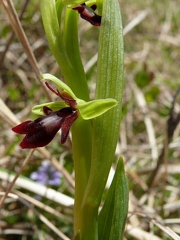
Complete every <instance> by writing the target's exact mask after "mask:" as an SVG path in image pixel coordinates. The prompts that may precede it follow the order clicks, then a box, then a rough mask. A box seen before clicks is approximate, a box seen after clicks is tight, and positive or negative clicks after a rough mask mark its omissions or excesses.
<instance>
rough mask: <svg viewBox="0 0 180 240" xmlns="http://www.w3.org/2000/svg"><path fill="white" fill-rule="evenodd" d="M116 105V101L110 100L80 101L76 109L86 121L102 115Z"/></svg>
mask: <svg viewBox="0 0 180 240" xmlns="http://www.w3.org/2000/svg"><path fill="white" fill-rule="evenodd" d="M77 103H78V102H77ZM116 105H117V101H116V100H114V99H111V98H107V99H97V100H93V101H90V102H83V101H80V102H79V103H78V109H79V112H80V115H81V116H82V118H83V119H84V120H88V119H92V118H96V117H98V116H100V115H102V114H103V113H105V112H107V111H108V110H109V109H111V108H113V107H115V106H116Z"/></svg>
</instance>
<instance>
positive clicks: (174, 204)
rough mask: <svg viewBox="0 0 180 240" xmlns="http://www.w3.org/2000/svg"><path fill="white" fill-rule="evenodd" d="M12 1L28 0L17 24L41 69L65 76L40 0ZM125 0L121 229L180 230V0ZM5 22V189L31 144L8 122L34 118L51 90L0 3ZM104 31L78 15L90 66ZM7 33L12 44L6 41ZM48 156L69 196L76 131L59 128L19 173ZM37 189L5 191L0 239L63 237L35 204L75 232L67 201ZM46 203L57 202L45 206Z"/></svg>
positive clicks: (1, 35) (144, 233) (143, 232)
mask: <svg viewBox="0 0 180 240" xmlns="http://www.w3.org/2000/svg"><path fill="white" fill-rule="evenodd" d="M2 2H3V1H2ZM7 2H8V1H7ZM13 3H14V5H15V9H16V11H17V14H18V15H20V13H21V11H22V8H23V6H24V5H25V4H26V3H28V5H27V8H26V9H25V10H24V11H23V17H22V19H21V24H22V27H23V29H24V31H25V34H26V36H27V39H28V41H29V43H30V46H31V49H32V51H33V53H34V55H35V58H36V60H37V63H38V68H39V70H40V71H41V72H42V73H45V72H50V73H51V74H55V75H56V76H58V77H59V78H63V77H62V75H61V71H60V69H59V67H58V65H57V64H56V62H55V60H54V57H53V56H52V54H51V52H50V50H49V48H48V43H47V40H46V37H45V34H44V30H43V26H42V22H41V15H40V11H39V2H38V1H35V0H31V1H25V0H24V1H20V0H14V1H13ZM120 3H121V11H122V16H123V24H124V27H125V29H126V30H127V26H129V23H131V24H134V26H133V27H132V28H131V29H130V30H129V31H128V32H127V33H126V34H125V36H124V44H125V90H124V98H123V101H124V104H123V106H124V107H123V118H122V123H121V132H120V137H119V142H118V145H117V149H116V156H117V157H118V156H119V155H123V156H124V159H125V162H126V172H127V176H128V178H129V186H130V203H129V215H128V219H127V226H126V231H125V237H124V238H125V239H129V240H131V239H138V240H141V239H142V240H144V239H154V240H158V239H163V240H167V239H180V237H178V235H180V227H179V226H180V187H179V185H180V125H179V124H178V123H179V119H180V95H179V94H177V96H176V95H175V94H176V91H177V90H178V88H179V85H180V80H179V76H180V67H179V66H180V28H179V25H180V9H179V8H178V7H177V6H178V1H177V0H173V1H167V0H165V1H162V0H159V1H153V0H149V1H147V0H146V1H142V0H137V1H132V0H126V1H122V0H121V1H120ZM1 6H2V5H1ZM143 14H144V17H143V18H141V17H142V15H143ZM136 21H138V24H135V23H136ZM0 22H1V25H0V100H1V102H0V118H1V121H0V171H1V172H0V192H4V191H6V190H7V188H8V186H9V183H8V181H5V180H3V179H2V173H4V172H5V170H8V172H9V173H17V172H18V171H19V170H20V169H21V167H22V164H23V161H24V159H25V158H26V156H27V155H28V153H29V151H27V150H21V149H20V148H19V146H18V143H19V141H20V139H21V137H19V136H17V135H15V134H14V133H13V132H12V131H11V127H13V126H14V125H15V124H17V121H18V120H20V121H24V120H27V119H30V118H34V117H35V116H33V115H32V114H31V108H32V106H34V105H36V104H40V103H43V102H46V101H47V98H46V96H45V94H44V93H43V90H42V88H41V87H40V84H39V83H38V81H37V77H36V75H35V73H34V70H33V69H32V67H31V65H30V64H29V56H27V55H26V54H25V50H24V49H23V47H22V45H21V43H20V41H19V40H18V38H17V37H16V36H15V35H14V34H13V30H12V26H11V24H10V22H9V19H8V15H7V13H6V12H5V11H4V9H3V7H1V8H0ZM98 33H99V29H98V27H92V26H91V25H90V24H89V23H86V22H85V21H83V20H81V19H80V20H79V38H80V48H81V54H82V61H83V64H84V66H85V68H86V69H87V68H88V66H89V64H90V62H89V61H90V60H91V58H92V57H93V56H94V55H95V54H96V53H97V51H98ZM11 36H12V39H11V41H10V40H9V39H10V37H11ZM72 37H73V36H72ZM8 41H9V47H8V49H7V51H5V48H6V47H7V45H8ZM87 79H88V82H89V87H90V94H91V96H92V98H93V96H94V89H95V79H96V64H94V65H93V66H92V67H91V68H90V69H88V71H87ZM52 97H54V96H53V95H52ZM6 107H8V108H9V109H10V110H11V111H12V113H13V114H14V115H13V114H11V113H10V112H8V109H7V108H6ZM52 156H53V158H52ZM45 159H48V160H50V161H51V162H52V164H54V165H55V166H57V167H58V162H60V164H59V166H60V167H58V169H59V170H60V171H61V173H62V183H61V185H60V186H59V187H58V188H54V190H55V191H58V192H62V193H64V194H65V195H68V196H70V197H72V198H73V194H74V188H73V184H74V182H73V161H72V156H71V140H70V139H69V141H68V143H67V144H65V145H64V146H61V145H60V144H59V136H56V138H55V140H54V141H52V142H51V143H50V144H49V145H48V146H47V147H46V149H45V150H42V151H41V152H38V151H35V152H34V154H33V156H32V157H31V160H30V164H29V165H28V166H27V167H26V168H25V170H24V171H23V173H22V175H23V176H26V177H27V178H28V177H29V176H30V173H31V172H32V171H35V170H37V168H38V166H39V165H40V164H41V161H42V160H45ZM30 184H31V183H30V182H29V185H30ZM38 187H39V186H38V185H37V188H38ZM11 193H14V194H16V196H19V198H20V196H21V198H23V199H25V196H29V197H32V199H33V198H34V196H35V193H33V192H32V191H30V190H29V188H28V186H27V187H26V188H22V187H21V186H19V185H17V184H16V185H15V186H14V188H13V190H11ZM22 193H24V194H25V196H24V195H21V194H22ZM32 199H31V198H28V199H26V201H27V203H28V204H29V205H28V204H26V205H25V204H24V203H23V202H22V201H20V200H19V201H17V200H16V199H13V198H12V197H11V196H9V197H8V198H7V199H6V200H5V203H4V205H3V208H2V209H1V210H0V239H61V238H60V237H58V238H57V233H56V231H54V230H53V229H52V227H51V226H50V225H49V223H47V222H43V221H42V219H41V217H40V216H39V215H38V214H36V212H35V209H36V210H38V211H39V213H41V214H43V216H44V217H46V218H47V219H49V220H50V222H51V223H52V224H53V225H54V226H56V227H57V228H58V229H59V230H60V231H62V232H63V233H64V234H65V235H67V236H68V237H69V238H71V237H72V228H73V215H72V214H73V209H72V207H71V206H64V205H63V204H59V203H56V202H55V201H53V200H52V199H48V198H47V197H46V196H45V197H43V198H42V199H41V201H40V203H41V204H42V205H41V206H37V205H36V204H37V203H35V202H33V200H32ZM32 206H35V207H34V208H31V207H32ZM45 206H49V207H50V208H51V209H48V210H47V209H45ZM54 209H55V211H53V210H54ZM176 234H177V235H176ZM58 236H59V235H58ZM64 239H66V238H64Z"/></svg>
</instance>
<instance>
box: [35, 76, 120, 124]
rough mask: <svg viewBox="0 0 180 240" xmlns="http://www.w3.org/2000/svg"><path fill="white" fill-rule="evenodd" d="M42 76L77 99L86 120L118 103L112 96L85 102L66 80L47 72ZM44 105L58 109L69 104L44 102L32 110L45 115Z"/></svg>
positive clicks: (79, 108) (78, 107)
mask: <svg viewBox="0 0 180 240" xmlns="http://www.w3.org/2000/svg"><path fill="white" fill-rule="evenodd" d="M42 77H43V80H50V81H52V82H54V83H56V85H57V86H58V90H59V91H60V92H62V91H64V92H66V93H68V94H69V95H70V96H71V97H72V98H73V99H74V100H75V101H76V103H77V109H78V110H79V113H80V115H81V117H82V118H83V119H84V120H88V119H92V118H96V117H98V116H100V115H102V114H103V113H105V112H106V111H108V110H109V109H111V108H113V107H115V106H116V105H117V101H116V100H115V99H112V98H107V99H97V100H92V101H89V102H85V101H84V100H82V99H79V98H77V97H76V95H75V94H74V93H73V91H72V90H71V89H70V87H68V86H67V85H66V84H65V83H64V82H62V81H61V80H60V79H58V78H56V77H55V76H53V75H51V74H48V73H46V74H43V75H42ZM44 106H46V107H49V108H51V109H52V110H53V111H58V110H60V109H62V108H64V107H67V106H68V105H67V103H65V102H64V101H61V102H49V103H43V104H40V105H37V106H35V107H33V109H32V112H33V113H35V114H37V115H44V112H43V110H42V109H43V107H44Z"/></svg>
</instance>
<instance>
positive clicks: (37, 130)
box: [12, 74, 117, 148]
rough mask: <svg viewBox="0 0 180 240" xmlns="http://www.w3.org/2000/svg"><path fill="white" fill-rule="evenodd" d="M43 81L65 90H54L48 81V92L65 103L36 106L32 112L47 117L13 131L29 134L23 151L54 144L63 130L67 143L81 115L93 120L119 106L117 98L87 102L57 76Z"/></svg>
mask: <svg viewBox="0 0 180 240" xmlns="http://www.w3.org/2000/svg"><path fill="white" fill-rule="evenodd" d="M43 79H49V80H51V81H53V82H54V83H56V84H57V86H58V87H59V88H60V89H63V91H60V90H58V89H57V90H54V89H53V88H52V87H51V86H50V85H49V84H48V83H47V82H46V86H47V87H48V89H49V90H51V91H52V92H53V93H55V94H56V95H57V96H58V97H60V98H61V99H62V101H61V102H49V103H44V104H41V105H37V106H35V107H34V108H33V109H32V112H33V113H35V114H38V115H43V116H41V117H38V118H37V119H35V120H34V121H31V120H28V121H25V122H23V123H21V124H19V125H17V126H15V127H13V128H12V130H13V131H14V132H16V133H19V134H25V137H24V138H23V140H22V141H21V143H20V146H21V148H37V147H44V146H46V145H47V144H49V143H50V142H51V141H52V139H53V138H54V136H55V135H56V133H57V132H58V131H59V130H60V129H61V144H64V143H65V142H66V140H67V137H68V134H69V131H70V127H71V125H72V124H73V122H74V121H75V120H76V119H77V118H78V116H81V118H82V119H84V120H88V119H92V118H95V117H98V116H100V115H101V114H103V113H104V112H106V111H107V110H109V109H110V108H112V107H114V106H116V105H117V102H116V100H114V99H97V100H93V101H89V102H85V101H84V100H82V99H79V98H77V97H76V96H75V94H74V93H73V92H72V90H71V89H70V88H69V87H68V86H67V85H66V84H65V83H63V82H62V81H61V80H59V79H58V78H56V77H54V76H53V75H51V74H44V75H43Z"/></svg>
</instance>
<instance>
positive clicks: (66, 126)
mask: <svg viewBox="0 0 180 240" xmlns="http://www.w3.org/2000/svg"><path fill="white" fill-rule="evenodd" d="M77 118H78V113H77V112H76V111H74V112H73V113H72V115H69V116H67V117H66V119H65V121H64V122H63V124H62V126H61V144H63V143H65V142H66V140H67V137H68V134H69V131H70V127H71V125H72V124H73V122H74V121H75V120H76V119H77Z"/></svg>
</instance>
